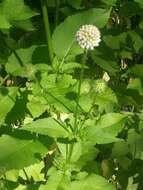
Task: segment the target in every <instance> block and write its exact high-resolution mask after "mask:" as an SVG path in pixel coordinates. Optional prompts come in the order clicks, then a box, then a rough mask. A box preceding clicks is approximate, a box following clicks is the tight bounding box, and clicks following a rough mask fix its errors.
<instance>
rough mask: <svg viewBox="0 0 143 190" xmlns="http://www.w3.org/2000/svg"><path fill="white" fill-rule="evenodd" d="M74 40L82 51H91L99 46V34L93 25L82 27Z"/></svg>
mask: <svg viewBox="0 0 143 190" xmlns="http://www.w3.org/2000/svg"><path fill="white" fill-rule="evenodd" d="M76 40H77V42H78V43H79V45H80V47H81V48H83V49H87V50H88V49H89V50H93V49H94V48H95V47H97V46H99V42H100V41H101V34H100V31H99V29H98V28H97V27H96V26H94V25H90V24H89V25H83V26H81V28H80V29H79V30H78V31H77V33H76Z"/></svg>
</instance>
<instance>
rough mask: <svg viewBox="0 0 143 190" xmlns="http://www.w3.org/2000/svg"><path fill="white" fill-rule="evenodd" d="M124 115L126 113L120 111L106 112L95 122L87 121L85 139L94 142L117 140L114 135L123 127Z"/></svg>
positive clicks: (103, 142) (102, 142) (104, 142)
mask: <svg viewBox="0 0 143 190" xmlns="http://www.w3.org/2000/svg"><path fill="white" fill-rule="evenodd" d="M126 117H127V116H126V115H123V114H120V113H107V114H105V115H103V116H101V118H100V119H99V120H98V121H97V122H95V121H92V120H89V122H88V121H87V123H86V126H87V128H86V130H87V139H88V140H89V141H91V142H92V143H94V144H96V143H97V144H106V143H112V142H116V141H119V140H120V139H118V138H116V136H117V135H118V133H119V132H120V131H121V130H122V129H123V127H124V122H125V119H126ZM101 137H102V138H101Z"/></svg>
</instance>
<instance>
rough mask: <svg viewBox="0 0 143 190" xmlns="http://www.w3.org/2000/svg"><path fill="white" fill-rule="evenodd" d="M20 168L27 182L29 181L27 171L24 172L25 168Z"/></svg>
mask: <svg viewBox="0 0 143 190" xmlns="http://www.w3.org/2000/svg"><path fill="white" fill-rule="evenodd" d="M22 170H23V173H24V175H25V177H26V180H27V182H29V183H30V179H29V177H28V175H27V173H26V170H25V169H24V168H23V169H22Z"/></svg>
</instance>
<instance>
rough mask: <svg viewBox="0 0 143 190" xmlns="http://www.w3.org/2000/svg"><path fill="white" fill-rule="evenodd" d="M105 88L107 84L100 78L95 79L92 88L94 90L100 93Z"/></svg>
mask: <svg viewBox="0 0 143 190" xmlns="http://www.w3.org/2000/svg"><path fill="white" fill-rule="evenodd" d="M106 88H107V84H106V82H105V81H104V80H102V79H98V80H96V82H95V86H94V89H95V91H96V92H98V93H102V92H104V91H105V89H106Z"/></svg>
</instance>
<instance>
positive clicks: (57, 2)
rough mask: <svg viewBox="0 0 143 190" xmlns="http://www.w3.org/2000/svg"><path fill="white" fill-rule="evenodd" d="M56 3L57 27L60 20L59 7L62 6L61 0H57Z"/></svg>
mask: <svg viewBox="0 0 143 190" xmlns="http://www.w3.org/2000/svg"><path fill="white" fill-rule="evenodd" d="M55 4H56V13H55V27H56V26H57V25H58V21H59V8H60V7H59V5H60V2H59V0H55Z"/></svg>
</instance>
